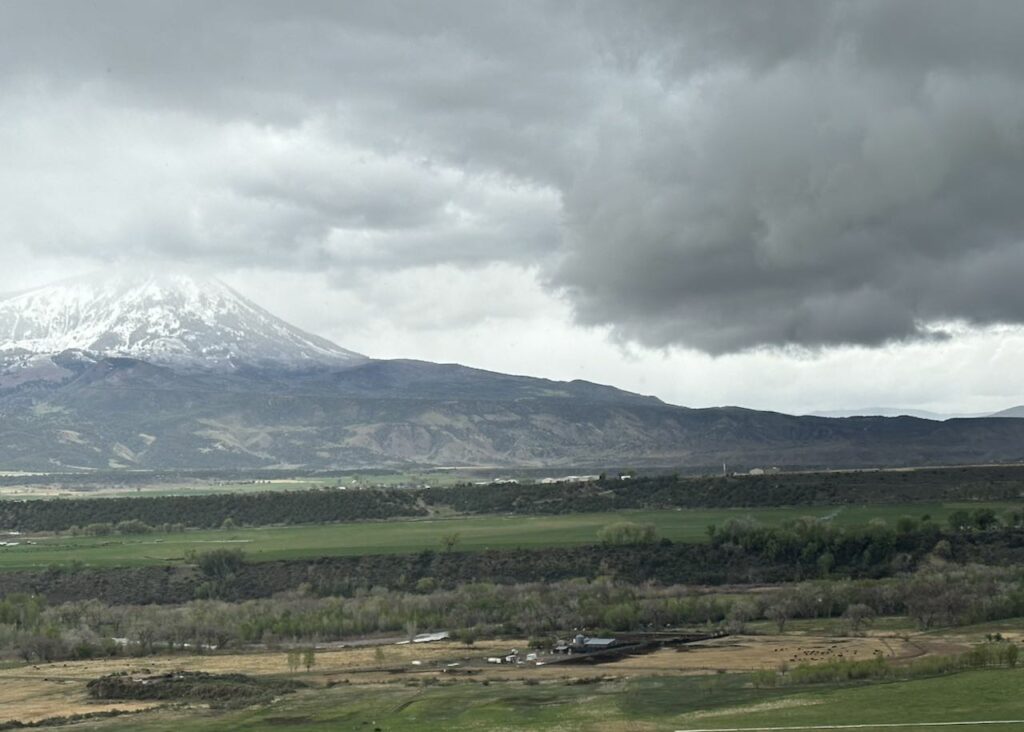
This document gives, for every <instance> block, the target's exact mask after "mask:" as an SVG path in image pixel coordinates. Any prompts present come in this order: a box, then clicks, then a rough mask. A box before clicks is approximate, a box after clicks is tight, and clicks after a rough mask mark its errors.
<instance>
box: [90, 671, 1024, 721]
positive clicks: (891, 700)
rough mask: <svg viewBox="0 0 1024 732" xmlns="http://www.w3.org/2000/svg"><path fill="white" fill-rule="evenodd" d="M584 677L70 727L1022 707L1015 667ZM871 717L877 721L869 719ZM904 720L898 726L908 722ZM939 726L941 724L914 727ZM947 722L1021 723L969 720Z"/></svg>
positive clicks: (894, 717) (955, 711)
mask: <svg viewBox="0 0 1024 732" xmlns="http://www.w3.org/2000/svg"><path fill="white" fill-rule="evenodd" d="M592 681H593V682H592V683H580V682H579V681H575V682H570V681H565V680H556V681H542V682H539V683H536V684H530V683H527V682H524V681H518V680H515V681H512V680H510V681H505V682H500V681H490V682H489V683H488V684H487V685H484V684H483V683H480V682H477V681H465V680H462V681H444V682H440V683H438V684H435V685H429V684H426V685H425V684H422V683H416V682H412V681H408V680H407V681H393V682H392V683H387V684H372V685H371V684H342V685H338V686H334V687H331V688H317V689H313V690H308V691H302V692H299V693H298V694H295V695H289V696H287V697H282V698H281V699H279V700H278V701H276V702H275V703H273V704H271V705H268V706H264V707H259V708H252V709H248V710H244V711H218V710H211V709H205V708H192V709H180V708H178V709H171V708H166V709H161V710H155V711H148V712H142V713H140V714H137V715H131V716H128V717H121V718H116V719H112V720H98V721H95V722H87V723H83V724H79V725H76V726H75V729H104V730H144V731H147V732H163V731H166V732H172V731H173V732H176V731H177V730H179V729H182V728H187V729H190V730H225V729H246V730H335V729H354V730H355V729H366V730H372V729H380V730H387V731H388V732H404V731H411V730H425V729H445V730H479V731H482V730H514V729H530V730H594V731H597V732H626V731H627V730H628V731H630V732H647V731H651V732H653V731H654V730H718V729H737V728H739V729H759V728H760V729H763V728H765V727H788V726H797V727H806V728H808V729H822V728H823V727H822V725H867V726H864V727H859V729H861V730H862V732H863V730H867V732H882V730H885V729H891V727H888V725H894V724H897V725H906V724H913V723H922V722H924V723H927V722H937V723H949V722H972V721H981V720H985V721H990V722H991V721H997V720H1020V719H1024V697H1022V696H1021V694H1020V689H1021V685H1022V684H1024V672H1022V671H1020V670H1013V671H1011V670H992V671H973V672H965V673H960V674H956V675H951V676H944V677H936V678H929V679H921V680H914V681H901V682H891V683H884V684H883V683H880V684H853V685H847V686H840V687H832V688H814V689H802V690H793V689H783V690H763V689H756V688H754V687H752V686H751V684H750V683H749V679H748V678H747V677H746V676H744V675H740V674H726V675H716V676H643V677H636V678H627V677H608V676H605V677H603V678H601V679H600V680H592ZM871 725H878V726H871ZM905 729H906V728H905ZM912 729H914V730H917V731H918V732H940V730H947V731H948V730H949V729H950V728H949V727H946V726H935V725H923V726H920V727H913V728H912ZM953 729H963V730H982V729H989V730H991V729H1019V727H1014V726H1013V725H1006V726H1003V727H998V726H993V725H990V724H987V725H965V726H961V727H954V728H953Z"/></svg>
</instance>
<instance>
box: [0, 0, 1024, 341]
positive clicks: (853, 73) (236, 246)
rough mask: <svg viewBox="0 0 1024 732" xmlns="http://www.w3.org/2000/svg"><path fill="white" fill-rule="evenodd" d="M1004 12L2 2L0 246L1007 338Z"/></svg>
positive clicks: (668, 5) (938, 7)
mask: <svg viewBox="0 0 1024 732" xmlns="http://www.w3.org/2000/svg"><path fill="white" fill-rule="evenodd" d="M1022 21H1024V6H1018V5H1016V4H1013V3H1006V2H981V3H974V4H970V5H968V4H964V3H960V2H955V1H954V0H946V1H945V2H909V1H908V2H900V3H891V2H832V3H825V2H821V3H808V2H786V1H785V0H779V1H778V2H772V3H750V2H720V1H715V2H711V1H704V2H686V3H680V2H663V3H661V2H649V3H645V4H643V5H640V6H637V5H635V4H626V3H612V2H607V3H605V2H590V3H584V4H580V5H575V4H567V3H561V2H540V1H537V2H522V3H512V4H508V3H505V4H487V3H470V2H448V3H432V4H431V5H430V6H429V8H428V7H425V6H423V5H422V4H419V3H387V2H381V3H361V4H348V3H345V4H342V3H333V2H297V3H288V4H282V3H278V2H255V1H247V2H220V3H212V4H211V3H207V2H183V3H164V2H147V1H144V0H125V1H123V2H112V1H109V0H108V1H107V2H100V3H89V4H85V3H79V2H72V1H65V2H46V1H45V0H34V1H32V2H27V1H26V2H9V3H4V4H3V5H0V29H2V30H0V41H2V42H0V144H3V145H4V147H5V149H10V150H14V151H15V152H13V153H12V154H11V155H10V159H9V160H8V161H5V162H6V163H7V165H6V166H5V167H6V171H7V172H4V173H0V200H4V201H6V202H7V206H9V212H5V213H7V214H8V215H5V216H4V217H0V235H2V236H3V237H4V238H5V239H6V240H7V241H8V242H12V243H14V244H17V245H18V246H20V247H22V248H25V249H29V250H33V251H37V252H39V253H41V254H47V255H51V256H74V257H92V258H94V259H97V260H103V261H112V260H117V259H123V258H131V259H136V258H145V257H160V258H166V259H184V260H190V261H198V262H205V263H207V264H210V265H212V266H215V267H220V268H228V269H230V268H254V267H255V268H258V267H267V268H277V269H292V270H296V271H303V270H307V271H308V270H321V269H323V270H327V271H328V272H333V273H334V276H333V277H332V280H331V281H333V282H338V283H345V282H348V283H351V282H353V281H355V280H358V278H359V277H372V276H373V273H374V272H395V271H400V270H403V269H409V270H415V269H422V268H429V267H432V266H456V267H463V268H483V267H487V266H490V265H492V264H494V263H513V264H516V265H518V266H521V267H539V268H540V271H541V272H542V273H543V276H544V277H545V280H546V281H547V282H549V283H550V284H551V286H552V287H554V288H557V289H558V290H560V291H562V292H564V293H565V294H566V296H567V297H568V298H569V299H570V302H571V303H572V305H573V307H574V312H575V314H576V317H577V318H578V320H579V321H580V322H582V323H585V324H595V325H608V326H611V327H612V329H613V332H615V333H616V334H617V335H618V336H619V337H620V338H622V339H624V340H631V341H636V342H639V343H642V344H645V345H650V346H665V345H686V346H692V347H696V348H699V349H702V350H705V351H708V352H711V353H725V352H732V351H738V350H745V349H750V348H756V347H759V346H789V345H796V346H807V347H812V348H815V347H821V346H824V347H828V346H835V345H839V344H864V345H878V344H882V343H886V342H890V341H894V340H907V339H929V338H935V337H940V335H941V333H940V328H941V326H942V324H944V323H949V322H953V321H963V322H966V323H969V324H975V325H985V324H991V323H1019V322H1022V321H1024V297H1022V296H1021V295H1020V294H1019V292H1020V290H1021V288H1019V287H1018V286H1017V282H1018V281H1019V279H1020V275H1021V274H1024V272H1022V267H1024V251H1022V250H1024V247H1022V242H1021V232H1022V231H1024V206H1021V202H1020V193H1019V191H1020V190H1022V189H1024V186H1022V184H1024V50H1022V47H1021V44H1020V43H1019V42H1018V39H1017V38H1016V35H1017V33H1016V31H1017V30H1018V29H1019V28H1020V27H1022Z"/></svg>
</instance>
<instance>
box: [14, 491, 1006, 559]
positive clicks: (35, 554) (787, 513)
mask: <svg viewBox="0 0 1024 732" xmlns="http://www.w3.org/2000/svg"><path fill="white" fill-rule="evenodd" d="M982 505H986V506H989V507H991V508H993V509H994V510H995V511H996V512H1003V511H1005V510H1008V509H1009V508H1011V504H996V503H993V504H978V503H971V504H961V503H945V504H939V503H934V504H908V505H877V506H848V507H838V508H837V507H832V506H829V507H808V506H800V507H795V508H768V509H759V510H757V511H756V512H752V511H751V510H749V509H686V510H663V511H621V512H616V513H589V514H587V513H584V514H567V515H559V516H471V517H454V518H444V519H415V520H404V521H403V520H394V521H382V522H360V523H345V524H318V525H303V526H281V527H277V526H271V527H259V528H242V529H226V530H225V529H221V530H209V531H186V532H183V533H171V534H165V533H152V534H142V535H127V536H104V537H83V536H70V535H67V534H64V535H59V536H35V537H28V536H22V537H14V538H15V539H16V541H17V542H18V544H17V546H5V547H0V569H39V568H43V567H47V566H50V565H68V564H70V563H72V562H83V563H85V564H86V565H88V566H94V567H112V566H139V565H153V564H172V563H175V562H182V561H184V557H185V554H186V552H188V551H189V550H195V551H199V552H202V551H209V550H211V549H216V548H223V547H237V548H241V549H243V550H244V551H245V553H246V554H247V555H248V557H249V558H250V559H252V560H256V561H261V560H274V559H310V558H314V557H320V556H344V555H359V554H398V553H412V552H418V551H422V550H423V549H435V550H437V549H440V548H441V545H442V538H443V537H446V536H451V535H457V537H458V541H457V544H456V549H457V550H480V549H506V548H514V547H523V548H539V547H546V546H570V545H579V544H592V543H595V542H596V541H597V540H598V532H599V531H600V529H601V528H602V527H604V526H607V525H609V524H612V523H615V522H618V521H634V522H637V523H650V524H653V525H654V526H655V527H656V529H657V535H658V536H659V537H664V538H668V539H671V540H672V541H678V542H702V541H706V540H707V527H708V526H709V525H712V524H718V525H721V524H723V523H725V522H726V521H728V520H729V519H733V518H744V517H748V516H754V515H756V517H757V520H758V521H759V522H761V523H763V524H765V525H778V524H781V523H783V522H784V521H789V520H793V519H797V518H800V517H802V516H812V517H815V518H819V519H820V518H828V519H829V520H830V521H832V522H833V523H834V524H836V525H839V526H859V525H864V524H866V523H868V522H870V521H872V520H875V519H881V520H884V521H888V522H890V523H892V522H895V521H896V520H898V519H899V518H900V517H901V516H913V517H915V518H921V517H922V516H924V515H928V516H931V518H932V520H933V521H938V522H944V521H945V519H946V517H947V516H948V515H949V514H950V513H951V512H953V511H955V510H957V509H961V508H967V509H976V508H979V507H980V506H982ZM0 538H5V537H0ZM6 538H11V537H6Z"/></svg>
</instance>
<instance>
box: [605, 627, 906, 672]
mask: <svg viewBox="0 0 1024 732" xmlns="http://www.w3.org/2000/svg"><path fill="white" fill-rule="evenodd" d="M917 655H921V650H920V649H919V648H918V647H916V646H915V645H914V644H913V643H911V642H908V641H905V640H903V639H901V638H881V637H872V636H867V637H859V638H834V637H827V636H821V637H816V636H788V635H763V636H735V635H734V636H729V637H726V638H716V639H714V640H709V641H702V642H700V643H693V644H690V645H686V646H681V647H679V648H677V649H663V650H660V651H656V652H655V653H651V654H649V655H646V656H637V657H634V658H628V659H625V660H623V661H620V662H619V663H617V664H615V670H616V671H617V672H619V673H622V672H635V673H639V672H660V673H665V672H672V671H674V672H677V673H707V672H713V671H720V670H722V671H760V670H764V669H776V668H778V667H779V666H780V665H783V664H785V665H789V666H796V665H800V664H807V663H824V662H828V661H865V660H870V659H872V658H875V657H876V656H882V657H884V658H888V659H899V658H904V657H913V656H917Z"/></svg>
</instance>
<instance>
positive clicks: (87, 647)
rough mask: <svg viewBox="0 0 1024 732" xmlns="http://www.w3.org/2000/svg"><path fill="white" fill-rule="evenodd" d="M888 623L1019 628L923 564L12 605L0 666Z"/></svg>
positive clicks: (1000, 579)
mask: <svg viewBox="0 0 1024 732" xmlns="http://www.w3.org/2000/svg"><path fill="white" fill-rule="evenodd" d="M424 589H425V590H426V589H427V588H426V586H424ZM892 615H906V616H909V617H911V618H913V619H914V620H915V621H916V622H917V623H918V624H919V625H920V626H921V627H922V628H932V627H936V626H940V625H958V624H970V623H977V622H983V621H991V620H997V619H1000V618H1007V617H1018V616H1022V615H1024V574H1022V573H1021V571H1020V570H1019V569H1017V570H1010V569H1001V568H993V567H983V566H961V565H954V564H948V563H944V562H941V561H940V560H934V561H932V562H930V563H929V565H928V566H927V567H924V568H922V569H921V570H919V571H917V572H915V573H912V574H907V575H903V576H901V577H897V578H890V579H884V580H858V581H853V580H839V581H829V580H815V581H808V582H802V583H797V584H791V585H785V586H782V587H780V588H778V589H776V590H773V591H769V592H757V593H745V594H739V595H737V594H735V593H730V594H718V593H705V592H695V591H693V590H691V589H688V588H686V587H682V586H659V585H654V584H650V583H640V584H636V583H629V582H624V581H616V580H613V579H611V578H607V577H604V578H599V579H597V580H594V581H583V580H571V581H563V582H555V583H527V584H518V585H499V584H492V583H483V582H475V583H470V584H465V585H462V586H459V587H457V588H455V589H450V590H441V589H432V590H430V591H424V592H409V591H395V590H388V589H385V588H382V587H377V588H373V589H370V590H362V591H359V592H357V593H355V594H354V595H353V596H351V597H326V598H324V597H318V596H316V595H315V594H314V593H312V592H311V591H310V588H303V589H302V590H300V591H297V592H291V593H286V594H283V595H280V596H277V597H274V598H268V599H262V600H250V601H246V602H240V603H230V602H222V601H217V600H198V601H193V602H188V603H184V604H181V605H164V606H160V605H148V606H131V605H107V604H104V603H102V602H99V601H97V600H84V601H80V602H70V603H62V604H59V605H53V606H46V605H45V603H43V602H42V600H41V599H40V598H39V597H37V596H31V595H24V594H17V595H10V596H8V597H7V598H5V599H4V600H3V601H2V602H0V655H7V656H11V657H20V658H23V659H26V660H44V661H45V660H53V659H57V658H86V657H91V656H97V655H116V654H123V653H134V654H148V653H153V652H165V651H179V652H202V651H203V650H204V649H211V648H223V647H226V646H237V645H242V644H248V643H263V644H268V645H271V646H274V645H277V644H282V645H286V646H290V647H295V646H299V645H306V646H307V647H308V646H309V645H311V644H313V643H316V642H320V641H331V640H342V639H345V638H351V637H358V636H364V635H369V634H375V633H389V634H399V635H408V636H412V635H415V634H416V633H417V632H419V631H423V630H436V629H446V630H449V631H453V632H457V633H458V634H459V635H460V636H461V637H489V636H490V637H493V636H512V637H530V638H535V639H545V638H547V639H552V638H554V637H555V636H564V634H566V633H570V632H572V631H574V630H575V629H585V630H587V631H588V632H609V633H622V632H628V631H640V630H652V629H662V628H665V627H678V626H688V627H693V626H705V627H712V628H722V629H725V630H728V631H730V632H742V631H744V630H746V629H747V628H748V626H749V624H750V623H752V622H755V621H764V620H768V621H771V622H773V623H774V624H775V625H776V626H777V627H778V629H779V630H780V631H782V630H785V628H786V626H787V623H788V622H789V621H791V620H793V619H795V618H831V619H834V620H835V621H836V622H837V623H839V624H840V627H841V628H843V629H845V630H846V631H847V632H850V633H857V632H860V631H861V630H863V629H864V628H865V627H867V626H869V625H870V623H871V622H872V620H873V618H875V617H877V616H892ZM116 639H120V640H116Z"/></svg>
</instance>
